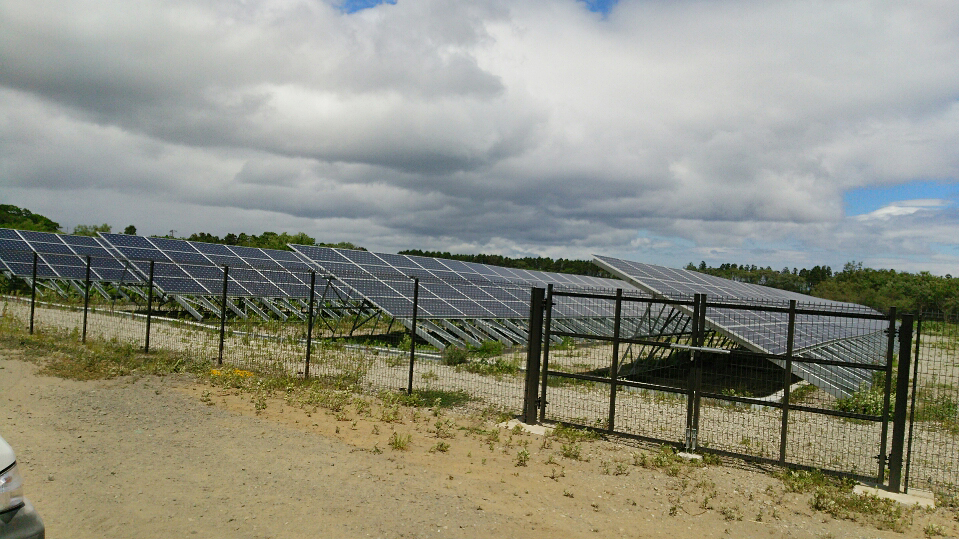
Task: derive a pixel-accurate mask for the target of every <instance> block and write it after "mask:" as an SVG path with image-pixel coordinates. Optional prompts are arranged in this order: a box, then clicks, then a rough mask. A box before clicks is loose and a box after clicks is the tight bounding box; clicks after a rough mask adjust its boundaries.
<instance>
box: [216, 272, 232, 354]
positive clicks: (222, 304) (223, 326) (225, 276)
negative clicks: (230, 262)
mask: <svg viewBox="0 0 959 539" xmlns="http://www.w3.org/2000/svg"><path fill="white" fill-rule="evenodd" d="M229 276H230V266H223V295H222V296H221V297H220V353H219V355H218V356H217V359H216V364H217V365H223V340H224V339H225V338H226V291H227V284H228V283H229V282H230V281H229Z"/></svg>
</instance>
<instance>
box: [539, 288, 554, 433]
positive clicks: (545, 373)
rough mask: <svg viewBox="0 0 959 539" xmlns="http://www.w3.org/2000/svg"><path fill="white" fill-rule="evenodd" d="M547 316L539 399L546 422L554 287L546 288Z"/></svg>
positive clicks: (544, 320)
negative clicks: (541, 388)
mask: <svg viewBox="0 0 959 539" xmlns="http://www.w3.org/2000/svg"><path fill="white" fill-rule="evenodd" d="M543 308H544V309H545V311H546V314H545V315H544V316H543V367H542V373H543V390H542V393H540V397H539V403H538V404H539V420H540V421H546V405H547V404H549V401H547V400H546V387H547V385H548V381H549V339H550V328H549V326H550V323H551V322H552V320H553V285H552V284H549V285H547V286H546V303H544V304H543Z"/></svg>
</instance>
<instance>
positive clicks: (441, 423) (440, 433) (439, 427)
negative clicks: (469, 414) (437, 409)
mask: <svg viewBox="0 0 959 539" xmlns="http://www.w3.org/2000/svg"><path fill="white" fill-rule="evenodd" d="M455 428H456V423H455V422H453V420H452V419H437V420H436V437H437V438H453V437H455V436H456V435H455V434H454V433H453V429H455Z"/></svg>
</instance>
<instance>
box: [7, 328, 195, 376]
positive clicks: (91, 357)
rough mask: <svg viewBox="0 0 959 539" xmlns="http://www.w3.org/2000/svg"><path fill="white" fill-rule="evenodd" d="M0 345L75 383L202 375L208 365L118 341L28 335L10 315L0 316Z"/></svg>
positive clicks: (53, 334) (43, 333) (52, 334)
mask: <svg viewBox="0 0 959 539" xmlns="http://www.w3.org/2000/svg"><path fill="white" fill-rule="evenodd" d="M0 344H2V345H3V346H5V347H10V348H15V349H17V350H20V351H21V352H22V353H23V355H24V358H25V359H28V360H31V361H36V362H38V363H39V364H40V365H41V368H40V372H41V373H42V374H46V375H50V376H58V377H60V378H69V379H71V380H104V379H110V378H116V377H119V376H126V375H129V374H156V375H164V374H170V373H174V372H200V371H201V370H203V369H204V366H203V365H201V364H200V363H199V362H196V361H195V360H193V359H192V358H190V357H189V356H188V355H186V354H176V353H172V352H153V353H150V354H144V353H143V350H142V349H141V348H139V346H134V345H133V344H131V343H126V342H118V341H88V342H87V344H81V343H80V335H79V334H78V333H77V332H76V331H73V332H68V331H58V330H50V329H40V330H38V331H36V332H35V333H34V334H33V335H30V334H28V332H27V331H26V330H25V329H24V327H23V325H22V324H20V323H19V322H18V320H16V319H15V318H13V317H12V316H8V315H2V316H0Z"/></svg>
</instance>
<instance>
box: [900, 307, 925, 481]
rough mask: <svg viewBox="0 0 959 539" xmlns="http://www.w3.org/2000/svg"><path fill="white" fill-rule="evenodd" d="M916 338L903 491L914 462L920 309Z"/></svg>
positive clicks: (920, 330) (920, 329) (920, 328)
mask: <svg viewBox="0 0 959 539" xmlns="http://www.w3.org/2000/svg"><path fill="white" fill-rule="evenodd" d="M915 335H916V338H915V339H914V340H913V343H912V345H913V347H914V348H913V352H912V354H913V358H912V397H911V398H910V401H909V434H908V436H907V437H906V439H907V440H908V443H907V445H906V464H905V472H904V475H903V478H902V491H903V492H904V493H907V494H908V493H909V464H910V463H911V462H912V427H913V425H914V424H915V421H914V419H915V416H916V384H917V383H918V382H919V347H920V345H921V342H920V341H921V340H922V311H919V316H918V317H917V318H916V332H915Z"/></svg>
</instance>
